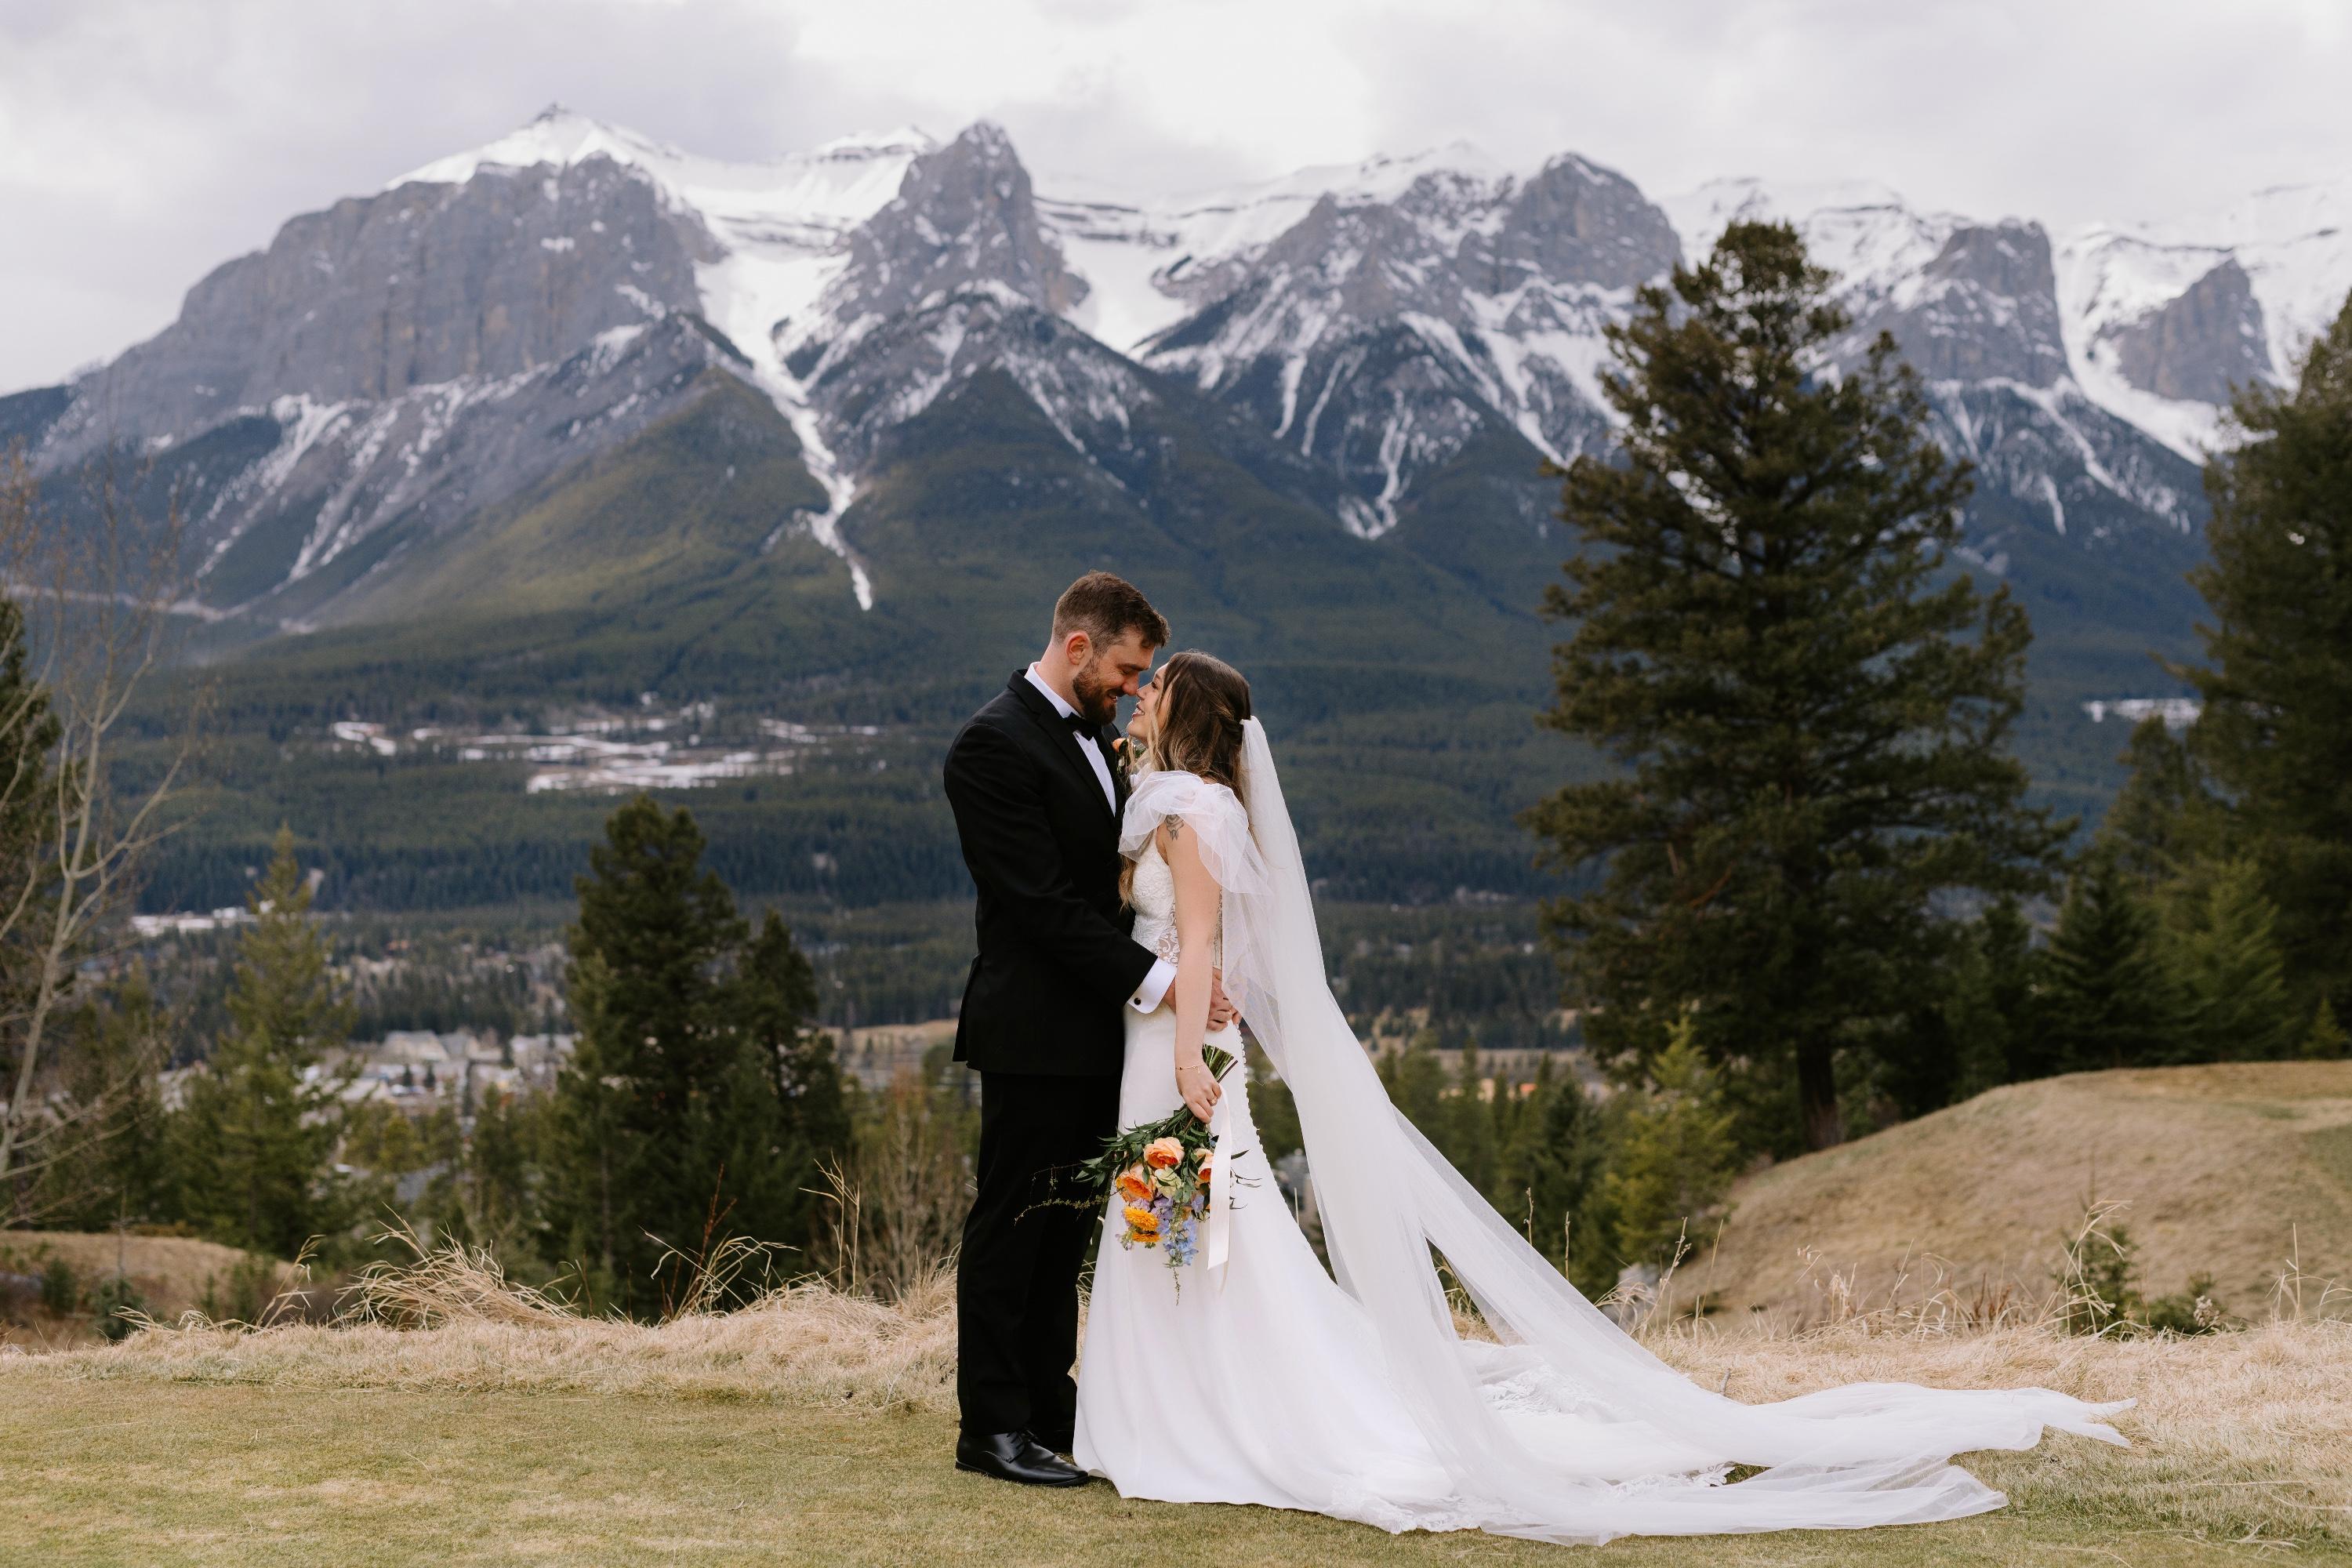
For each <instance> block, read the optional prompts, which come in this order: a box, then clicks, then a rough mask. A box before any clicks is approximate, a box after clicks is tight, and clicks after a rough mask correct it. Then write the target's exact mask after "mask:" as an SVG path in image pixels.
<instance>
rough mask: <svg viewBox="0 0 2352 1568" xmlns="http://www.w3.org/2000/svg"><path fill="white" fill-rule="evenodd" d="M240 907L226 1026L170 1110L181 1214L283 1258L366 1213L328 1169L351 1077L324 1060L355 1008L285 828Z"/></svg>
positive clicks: (212, 1233) (234, 1242) (219, 1236)
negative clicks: (242, 917) (335, 969)
mask: <svg viewBox="0 0 2352 1568" xmlns="http://www.w3.org/2000/svg"><path fill="white" fill-rule="evenodd" d="M246 907H247V910H249V911H250V912H251V914H252V917H253V923H252V924H251V925H250V926H248V927H247V929H246V931H245V932H244V933H243V935H242V936H241V937H240V938H239V940H238V942H237V955H236V964H235V968H234V971H233V973H232V976H231V980H230V989H229V996H228V1018H229V1026H228V1029H227V1032H226V1034H224V1035H223V1036H222V1037H221V1038H220V1039H219V1040H218V1041H216V1042H215V1045H214V1047H213V1052H212V1057H211V1059H210V1060H209V1061H208V1062H207V1063H206V1064H205V1070H204V1071H203V1072H202V1073H199V1074H197V1075H195V1076H194V1078H192V1079H190V1081H189V1085H188V1090H187V1097H186V1100H185V1102H184V1105H183V1107H182V1109H181V1110H180V1111H179V1112H178V1113H177V1114H176V1115H175V1116H174V1117H173V1137H172V1146H173V1167H174V1169H175V1170H176V1171H177V1173H178V1174H179V1178H180V1201H181V1205H182V1207H183V1210H184V1215H185V1217H186V1218H187V1219H188V1220H189V1221H191V1222H192V1223H193V1224H194V1225H195V1226H196V1227H197V1228H198V1229H199V1230H201V1231H202V1232H203V1233H204V1234H205V1235H206V1236H208V1237H212V1238H213V1239H214V1240H215V1241H220V1242H226V1243H227V1244H228V1245H230V1246H232V1247H247V1248H250V1249H252V1250H255V1251H257V1252H266V1253H270V1254H273V1255H275V1256H277V1257H279V1258H290V1257H292V1256H294V1255H295V1254H296V1253H298V1252H299V1251H300V1250H301V1248H302V1247H303V1245H304V1244H305V1243H306V1242H308V1241H310V1239H311V1238H312V1237H337V1236H340V1235H341V1234H342V1233H343V1232H345V1231H348V1230H349V1229H350V1228H351V1227H352V1226H353V1225H354V1224H355V1223H356V1222H357V1221H358V1220H359V1218H360V1217H361V1215H360V1213H359V1210H360V1207H361V1205H362V1202H363V1196H364V1194H362V1193H361V1192H360V1191H359V1190H357V1189H356V1188H355V1187H354V1186H353V1185H352V1184H351V1183H349V1182H347V1181H345V1180H343V1179H342V1178H341V1177H339V1176H338V1175H337V1174H336V1173H335V1170H334V1156H335V1150H336V1147H337V1145H338V1143H339V1142H341V1138H342V1134H343V1129H344V1125H345V1113H344V1104H343V1100H342V1094H341V1091H342V1089H343V1087H344V1085H345V1084H346V1083H347V1082H348V1081H349V1079H348V1078H347V1077H343V1076H339V1075H337V1074H335V1073H332V1072H330V1071H327V1070H325V1068H326V1058H327V1057H328V1056H329V1054H331V1052H334V1051H336V1050H338V1049H340V1048H341V1046H342V1045H343V1042H344V1039H345V1037H347V1035H348V1034H349V1031H350V1028H351V1008H350V1005H349V1004H347V1003H346V1002H344V1001H343V1000H342V999H341V997H340V995H339V994H338V992H337V986H336V984H335V981H334V976H333V973H332V972H331V970H330V969H329V967H328V954H327V944H326V942H325V940H324V939H323V938H322V937H321V936H320V933H319V931H318V929H317V928H316V926H314V925H313V924H312V922H311V921H310V884H309V882H308V880H307V879H305V877H304V876H303V873H302V867H301V863H300V862H299V860H297V859H296V858H295V855H294V836H293V834H292V833H291V832H290V831H289V830H288V829H286V828H284V827H280V828H279V829H278V838H277V842H276V844H275V845H274V846H273V847H272V848H271V852H270V859H269V868H268V870H267V871H266V872H264V873H263V875H262V878H261V880H260V881H259V882H258V883H257V884H256V885H255V887H254V889H253V891H252V892H251V893H250V894H249V895H247V900H246Z"/></svg>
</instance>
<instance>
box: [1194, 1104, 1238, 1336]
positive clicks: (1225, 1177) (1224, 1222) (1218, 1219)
mask: <svg viewBox="0 0 2352 1568" xmlns="http://www.w3.org/2000/svg"><path fill="white" fill-rule="evenodd" d="M1226 1103H1227V1102H1226V1101H1225V1100H1223V1098H1222V1097H1220V1098H1219V1100H1217V1107H1216V1109H1215V1110H1212V1111H1210V1112H1209V1131H1210V1132H1211V1134H1213V1136H1214V1137H1215V1138H1216V1140H1217V1142H1216V1146H1215V1147H1214V1148H1213V1149H1212V1150H1210V1152H1209V1212H1208V1215H1206V1216H1205V1217H1204V1218H1203V1219H1202V1222H1201V1223H1202V1226H1205V1227H1206V1228H1205V1231H1204V1233H1203V1235H1202V1237H1201V1264H1202V1267H1203V1268H1206V1269H1207V1270H1208V1271H1209V1277H1210V1278H1211V1279H1214V1280H1215V1281H1216V1283H1217V1289H1219V1290H1220V1291H1223V1289H1224V1288H1225V1273H1224V1269H1225V1258H1226V1255H1227V1254H1228V1253H1229V1252H1231V1251H1232V1249H1233V1242H1234V1237H1233V1222H1232V1221H1230V1220H1228V1219H1227V1218H1226V1217H1225V1210H1226V1208H1227V1207H1228V1206H1229V1205H1231V1204H1232V1203H1233V1201H1234V1178H1233V1173H1231V1172H1230V1171H1228V1170H1226V1169H1225V1134H1226V1133H1227V1132H1228V1131H1231V1129H1232V1127H1233V1116H1232V1113H1231V1112H1230V1111H1229V1110H1227V1109H1226Z"/></svg>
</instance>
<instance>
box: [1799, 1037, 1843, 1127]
mask: <svg viewBox="0 0 2352 1568" xmlns="http://www.w3.org/2000/svg"><path fill="white" fill-rule="evenodd" d="M1797 1116H1798V1120H1799V1121H1801V1122H1802V1123H1803V1124H1804V1129H1805V1147H1806V1148H1808V1149H1827V1148H1829V1147H1831V1146H1832V1145H1833V1144H1837V1143H1842V1142H1844V1141H1845V1123H1844V1121H1843V1119H1841V1118H1840V1117H1839V1115H1838V1100H1837V1061H1836V1053H1835V1052H1834V1051H1832V1049H1831V1048H1830V1044H1829V1042H1828V1041H1826V1040H1822V1039H1818V1038H1815V1039H1804V1040H1800V1041H1798V1042H1797Z"/></svg>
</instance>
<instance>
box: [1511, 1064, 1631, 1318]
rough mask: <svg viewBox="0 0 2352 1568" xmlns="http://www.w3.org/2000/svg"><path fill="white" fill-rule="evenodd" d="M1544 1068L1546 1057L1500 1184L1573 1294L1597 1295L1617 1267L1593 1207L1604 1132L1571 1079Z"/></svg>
mask: <svg viewBox="0 0 2352 1568" xmlns="http://www.w3.org/2000/svg"><path fill="white" fill-rule="evenodd" d="M1550 1068H1551V1064H1550V1061H1549V1058H1546V1060H1545V1061H1544V1062H1543V1063H1542V1064H1541V1065H1540V1066H1539V1067H1538V1069H1537V1085H1536V1092H1535V1094H1534V1095H1533V1096H1532V1097H1531V1099H1532V1100H1534V1105H1533V1107H1532V1108H1531V1110H1532V1111H1533V1114H1531V1115H1530V1117H1529V1118H1528V1131H1527V1134H1526V1137H1525V1140H1524V1142H1522V1143H1520V1144H1519V1145H1517V1147H1516V1148H1515V1151H1514V1159H1513V1162H1512V1166H1513V1168H1512V1170H1511V1171H1510V1172H1509V1173H1507V1178H1506V1179H1507V1181H1508V1182H1515V1183H1516V1184H1517V1186H1518V1187H1519V1192H1517V1193H1514V1194H1510V1195H1511V1196H1513V1197H1516V1198H1517V1201H1518V1202H1519V1203H1520V1204H1522V1205H1525V1209H1526V1212H1527V1215H1528V1218H1527V1226H1528V1234H1529V1238H1530V1239H1531V1240H1533V1241H1534V1243H1535V1245H1536V1247H1538V1249H1539V1250H1540V1251H1541V1252H1542V1253H1543V1255H1544V1256H1545V1257H1547V1258H1550V1259H1551V1260H1552V1261H1553V1262H1554V1263H1556V1264H1558V1265H1559V1267H1560V1268H1561V1270H1562V1271H1563V1272H1565V1273H1566V1274H1567V1275H1568V1277H1569V1279H1570V1280H1571V1281H1573V1282H1574V1283H1575V1285H1576V1286H1577V1288H1578V1289H1580V1290H1582V1291H1584V1292H1585V1294H1587V1295H1598V1294H1600V1293H1601V1292H1602V1291H1604V1290H1606V1289H1608V1288H1609V1287H1610V1285H1611V1284H1612V1283H1613V1282H1614V1281H1615V1279H1616V1277H1617V1267H1618V1260H1617V1249H1616V1237H1615V1233H1614V1227H1613V1225H1612V1223H1611V1222H1610V1220H1609V1218H1608V1216H1606V1215H1604V1214H1603V1213H1602V1212H1601V1204H1600V1199H1601V1168H1602V1165H1603V1163H1605V1161H1606V1159H1607V1156H1608V1148H1607V1134H1606V1130H1605V1129H1604V1127H1603V1125H1602V1119H1601V1113H1600V1111H1599V1110H1597V1109H1596V1108H1595V1107H1594V1106H1593V1104H1592V1101H1591V1099H1589V1098H1588V1097H1587V1096H1586V1094H1585V1092H1584V1086H1583V1085H1582V1084H1580V1083H1579V1082H1577V1080H1576V1074H1575V1073H1574V1072H1573V1071H1570V1072H1563V1073H1559V1074H1558V1075H1556V1076H1555V1075H1554V1074H1553V1073H1552V1072H1551V1070H1550ZM1506 1212H1508V1211H1506Z"/></svg>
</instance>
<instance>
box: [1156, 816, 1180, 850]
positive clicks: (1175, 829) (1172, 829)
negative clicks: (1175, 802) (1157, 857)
mask: <svg viewBox="0 0 2352 1568" xmlns="http://www.w3.org/2000/svg"><path fill="white" fill-rule="evenodd" d="M1160 826H1163V827H1165V828H1167V829H1168V842H1169V843H1171V844H1173V843H1175V842H1176V840H1178V839H1179V838H1181V837H1184V819H1183V817H1181V816H1178V815H1177V814H1176V813H1175V812H1172V811H1171V812H1170V813H1169V814H1168V815H1167V816H1163V817H1161V818H1160Z"/></svg>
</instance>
